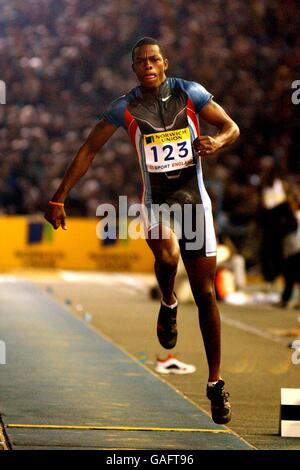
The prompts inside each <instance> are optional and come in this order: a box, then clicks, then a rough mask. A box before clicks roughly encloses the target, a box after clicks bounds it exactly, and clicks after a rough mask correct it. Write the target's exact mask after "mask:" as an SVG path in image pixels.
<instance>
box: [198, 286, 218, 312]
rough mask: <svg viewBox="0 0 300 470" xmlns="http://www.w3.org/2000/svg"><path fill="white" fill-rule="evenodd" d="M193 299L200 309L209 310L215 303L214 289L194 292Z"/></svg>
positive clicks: (211, 287)
mask: <svg viewBox="0 0 300 470" xmlns="http://www.w3.org/2000/svg"><path fill="white" fill-rule="evenodd" d="M194 297H195V302H196V304H197V306H198V307H199V308H200V309H210V308H211V307H213V306H214V304H215V303H216V295H215V289H214V287H213V286H210V287H208V288H206V289H203V288H202V289H198V290H196V291H195V294H194Z"/></svg>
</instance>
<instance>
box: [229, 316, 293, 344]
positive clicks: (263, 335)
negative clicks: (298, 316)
mask: <svg viewBox="0 0 300 470" xmlns="http://www.w3.org/2000/svg"><path fill="white" fill-rule="evenodd" d="M221 320H222V322H223V323H225V324H226V325H230V326H233V327H235V328H238V329H239V330H243V331H246V332H247V333H252V334H253V335H256V336H259V337H260V338H264V339H267V340H269V341H272V342H273V343H277V344H281V345H284V346H286V339H283V338H277V337H276V336H273V335H271V334H270V333H268V332H267V331H265V330H261V329H260V328H257V327H256V326H252V325H248V324H247V323H243V322H241V321H240V320H234V319H233V318H229V317H227V316H224V315H221Z"/></svg>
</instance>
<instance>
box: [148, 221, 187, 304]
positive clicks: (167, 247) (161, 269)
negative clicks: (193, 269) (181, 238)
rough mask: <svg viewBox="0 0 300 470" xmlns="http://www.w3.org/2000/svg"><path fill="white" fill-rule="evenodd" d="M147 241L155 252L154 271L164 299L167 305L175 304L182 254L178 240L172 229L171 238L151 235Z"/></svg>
mask: <svg viewBox="0 0 300 470" xmlns="http://www.w3.org/2000/svg"><path fill="white" fill-rule="evenodd" d="M165 230H166V229H165ZM164 234H165V236H166V233H165V232H164ZM147 243H148V245H149V247H150V248H151V250H152V252H153V254H154V258H155V262H154V271H155V275H156V279H157V282H158V285H159V288H160V290H161V294H162V300H163V301H164V302H165V303H166V304H167V305H173V304H174V303H175V302H176V297H175V295H174V284H175V277H176V272H177V265H178V261H179V256H180V249H179V245H178V241H177V240H176V238H175V235H174V234H173V232H171V231H170V233H169V238H166V239H163V238H161V239H159V240H156V239H151V238H150V237H149V238H148V240H147Z"/></svg>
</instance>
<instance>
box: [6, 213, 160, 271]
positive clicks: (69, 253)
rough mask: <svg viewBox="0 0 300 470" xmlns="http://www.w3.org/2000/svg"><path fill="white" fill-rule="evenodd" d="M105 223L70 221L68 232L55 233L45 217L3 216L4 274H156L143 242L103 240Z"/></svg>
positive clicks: (89, 220)
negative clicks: (12, 271)
mask: <svg viewBox="0 0 300 470" xmlns="http://www.w3.org/2000/svg"><path fill="white" fill-rule="evenodd" d="M101 223H102V222H99V219H97V218H76V217H74V218H72V217H69V218H68V230H62V229H61V228H60V229H58V230H54V229H53V228H52V226H51V225H50V224H48V222H46V221H45V220H44V219H43V217H42V216H29V217H23V216H1V217H0V250H1V255H0V270H2V271H5V270H8V269H14V268H48V269H49V268H54V269H74V270H76V269H78V270H99V271H126V272H151V271H152V270H153V255H152V253H151V251H150V249H149V248H148V246H147V243H146V242H145V240H144V239H143V238H138V239H136V240H133V239H130V238H128V239H122V240H120V239H118V238H117V239H115V238H114V237H106V238H102V239H101V238H99V237H98V236H97V233H98V235H99V233H100V232H101V231H102V228H103V227H102V226H101ZM99 224H100V225H99Z"/></svg>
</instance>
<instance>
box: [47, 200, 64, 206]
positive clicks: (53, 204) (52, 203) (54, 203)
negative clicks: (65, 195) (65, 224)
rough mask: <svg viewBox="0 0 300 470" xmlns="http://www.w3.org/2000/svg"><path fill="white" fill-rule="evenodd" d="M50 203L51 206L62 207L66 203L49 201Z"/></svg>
mask: <svg viewBox="0 0 300 470" xmlns="http://www.w3.org/2000/svg"><path fill="white" fill-rule="evenodd" d="M48 204H50V205H51V206H60V207H64V203H63V202H55V201H49V202H48Z"/></svg>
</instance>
